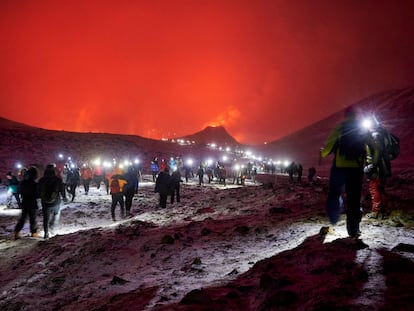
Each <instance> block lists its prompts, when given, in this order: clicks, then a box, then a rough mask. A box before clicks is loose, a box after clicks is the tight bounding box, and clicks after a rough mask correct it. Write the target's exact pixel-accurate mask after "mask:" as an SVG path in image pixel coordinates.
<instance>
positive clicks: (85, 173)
mask: <svg viewBox="0 0 414 311" xmlns="http://www.w3.org/2000/svg"><path fill="white" fill-rule="evenodd" d="M81 177H82V183H83V188H84V189H85V194H86V195H87V194H88V193H89V187H90V184H91V181H92V168H91V167H90V166H89V165H85V166H83V167H82V169H81Z"/></svg>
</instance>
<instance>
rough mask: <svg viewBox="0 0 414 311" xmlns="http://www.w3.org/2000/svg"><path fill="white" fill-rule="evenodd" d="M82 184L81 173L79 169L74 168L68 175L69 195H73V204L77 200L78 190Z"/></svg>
mask: <svg viewBox="0 0 414 311" xmlns="http://www.w3.org/2000/svg"><path fill="white" fill-rule="evenodd" d="M79 184H80V173H79V169H78V168H72V169H70V170H69V173H68V180H67V185H68V188H69V194H70V195H71V202H73V201H74V200H75V196H76V188H77V187H78V185H79Z"/></svg>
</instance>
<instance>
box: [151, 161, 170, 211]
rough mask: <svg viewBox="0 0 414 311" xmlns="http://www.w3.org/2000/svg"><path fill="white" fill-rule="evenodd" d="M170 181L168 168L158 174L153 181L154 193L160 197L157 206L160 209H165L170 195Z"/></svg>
mask: <svg viewBox="0 0 414 311" xmlns="http://www.w3.org/2000/svg"><path fill="white" fill-rule="evenodd" d="M170 179H171V177H170V170H169V168H168V167H165V168H164V170H163V171H161V172H160V173H159V174H158V177H157V179H156V181H155V189H154V192H158V193H159V195H160V199H159V205H160V207H161V208H166V207H167V197H168V195H169V194H171V180H170Z"/></svg>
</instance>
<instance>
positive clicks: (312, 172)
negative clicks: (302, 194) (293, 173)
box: [308, 166, 316, 184]
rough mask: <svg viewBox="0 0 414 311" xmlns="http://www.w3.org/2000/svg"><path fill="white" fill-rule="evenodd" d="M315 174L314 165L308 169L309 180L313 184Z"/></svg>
mask: <svg viewBox="0 0 414 311" xmlns="http://www.w3.org/2000/svg"><path fill="white" fill-rule="evenodd" d="M315 175H316V168H314V167H313V166H312V167H310V168H309V169H308V182H309V183H311V184H312V183H313V178H315Z"/></svg>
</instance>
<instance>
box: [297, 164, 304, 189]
mask: <svg viewBox="0 0 414 311" xmlns="http://www.w3.org/2000/svg"><path fill="white" fill-rule="evenodd" d="M296 172H297V173H298V183H299V184H301V183H302V173H303V166H302V164H300V163H299V164H298V165H297V169H296Z"/></svg>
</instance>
